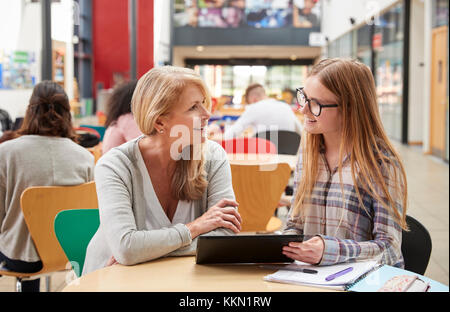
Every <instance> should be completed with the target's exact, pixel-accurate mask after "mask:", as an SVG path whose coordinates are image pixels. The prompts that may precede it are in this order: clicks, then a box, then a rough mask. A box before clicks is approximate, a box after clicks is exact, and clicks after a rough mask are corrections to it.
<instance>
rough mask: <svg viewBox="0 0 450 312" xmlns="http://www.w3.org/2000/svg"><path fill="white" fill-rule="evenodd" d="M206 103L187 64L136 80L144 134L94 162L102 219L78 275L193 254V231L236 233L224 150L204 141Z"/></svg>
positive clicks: (236, 216)
mask: <svg viewBox="0 0 450 312" xmlns="http://www.w3.org/2000/svg"><path fill="white" fill-rule="evenodd" d="M210 106H211V97H210V95H209V91H208V89H207V87H206V85H205V84H204V82H203V81H202V80H201V78H200V76H199V75H198V74H197V73H195V72H194V71H193V70H191V69H187V68H180V67H172V66H164V67H157V68H153V69H151V70H150V71H148V72H147V73H146V74H145V75H144V76H142V78H141V79H139V81H138V84H137V87H136V91H135V92H134V95H133V100H132V111H133V115H134V117H135V119H136V121H137V124H138V126H139V128H140V129H141V131H142V133H144V135H142V136H140V137H138V138H136V139H134V140H132V141H129V142H127V143H125V144H123V145H121V146H119V147H117V148H114V149H112V150H111V151H110V152H108V153H107V154H106V155H104V156H103V157H102V158H101V159H100V160H99V161H98V163H97V165H96V168H95V182H96V186H97V194H98V204H99V211H100V220H101V221H100V227H99V229H98V231H97V233H96V234H95V235H94V237H93V238H92V240H91V241H90V243H89V245H88V248H87V254H86V262H85V265H84V269H83V274H86V273H89V272H91V271H94V270H97V269H100V268H102V267H105V266H107V265H111V264H114V263H115V262H118V263H120V264H123V265H134V264H137V263H141V262H146V261H149V260H152V259H156V258H159V257H163V256H178V255H192V254H195V250H196V241H197V240H196V238H197V237H198V236H199V235H201V234H204V233H208V232H211V231H212V232H211V233H210V234H211V235H213V234H215V233H217V234H221V235H223V234H233V233H238V232H239V231H240V229H241V226H240V224H241V217H240V215H239V213H238V212H237V209H236V207H237V206H238V204H237V203H236V202H235V196H234V192H233V187H232V184H231V169H230V165H229V163H228V160H227V156H226V153H225V151H224V150H223V148H222V147H221V146H220V145H219V144H217V143H215V142H213V141H208V140H206V125H207V124H208V119H209V118H210V116H211V115H210V112H209V109H210Z"/></svg>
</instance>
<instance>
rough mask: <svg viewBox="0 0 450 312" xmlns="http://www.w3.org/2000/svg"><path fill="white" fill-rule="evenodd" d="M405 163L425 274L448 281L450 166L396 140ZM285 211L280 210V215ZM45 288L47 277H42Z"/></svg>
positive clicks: (64, 276)
mask: <svg viewBox="0 0 450 312" xmlns="http://www.w3.org/2000/svg"><path fill="white" fill-rule="evenodd" d="M395 146H396V148H397V150H398V151H399V153H400V155H401V157H402V159H403V161H404V165H405V170H406V173H407V177H408V193H409V208H408V211H407V213H408V214H409V215H411V216H413V217H415V218H416V219H418V220H419V221H420V222H421V223H422V224H424V225H425V227H426V228H427V229H428V231H429V232H430V234H431V238H432V241H433V251H432V253H431V259H430V263H429V264H428V268H427V271H426V272H425V275H426V276H428V277H430V278H432V279H434V280H436V281H438V282H441V283H443V284H445V285H448V284H449V278H448V276H449V268H448V267H449V216H448V214H449V166H448V164H446V163H444V162H443V161H441V160H439V159H437V158H435V157H432V156H425V155H423V153H422V151H421V149H420V148H418V147H410V146H403V145H400V144H395ZM283 215H285V211H283V210H280V217H281V216H283ZM72 279H73V274H72V273H71V272H60V273H55V274H53V275H52V277H51V291H61V290H62V289H63V288H64V286H65V285H66V283H67V281H70V280H72ZM14 289H15V279H14V278H11V277H1V278H0V292H9V291H14ZM41 289H43V290H44V289H45V279H41Z"/></svg>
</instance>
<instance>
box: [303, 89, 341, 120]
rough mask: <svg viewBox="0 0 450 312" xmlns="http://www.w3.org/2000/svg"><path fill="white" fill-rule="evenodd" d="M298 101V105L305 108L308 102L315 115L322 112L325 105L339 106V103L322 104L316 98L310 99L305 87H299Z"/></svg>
mask: <svg viewBox="0 0 450 312" xmlns="http://www.w3.org/2000/svg"><path fill="white" fill-rule="evenodd" d="M296 90H297V103H298V106H300V107H301V108H304V107H305V105H306V104H308V108H309V111H310V112H311V114H313V115H314V116H316V117H318V116H319V115H320V113H321V112H322V108H323V107H338V106H339V105H337V104H320V103H319V101H317V100H314V99H308V97H307V96H306V94H305V92H304V91H303V88H297V89H296Z"/></svg>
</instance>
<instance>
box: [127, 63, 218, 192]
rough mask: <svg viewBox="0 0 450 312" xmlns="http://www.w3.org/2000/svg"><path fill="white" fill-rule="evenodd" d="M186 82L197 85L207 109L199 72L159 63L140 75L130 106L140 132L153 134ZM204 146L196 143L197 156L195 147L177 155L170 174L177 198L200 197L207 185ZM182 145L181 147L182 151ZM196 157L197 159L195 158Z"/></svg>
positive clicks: (206, 94) (208, 104)
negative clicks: (158, 122)
mask: <svg viewBox="0 0 450 312" xmlns="http://www.w3.org/2000/svg"><path fill="white" fill-rule="evenodd" d="M188 85H195V86H197V87H199V88H200V90H201V92H202V93H203V96H204V97H205V103H204V106H205V108H206V109H207V110H210V109H211V96H210V93H209V90H208V88H207V87H206V85H205V83H204V82H203V81H202V79H201V77H200V75H198V74H197V73H196V72H195V71H193V70H192V69H188V68H182V67H175V66H162V67H156V68H153V69H151V70H149V71H148V72H147V73H146V74H145V75H143V76H142V77H141V78H140V79H139V81H138V83H137V86H136V89H135V90H134V94H133V99H132V101H131V110H132V113H133V116H134V119H135V120H136V123H137V124H138V126H139V128H140V130H141V132H142V133H144V134H145V135H147V136H152V135H155V134H156V132H157V131H156V129H155V127H154V126H155V123H156V120H157V119H158V117H160V116H163V115H166V114H168V113H169V112H170V110H171V109H174V108H175V109H176V105H177V103H178V102H179V98H180V94H181V93H182V92H183V90H184V88H185V87H186V86H188ZM204 146H205V143H202V146H201V147H200V152H201V156H200V157H193V153H194V150H195V148H192V146H191V148H189V149H188V150H187V151H188V152H189V153H190V157H181V159H179V160H177V161H176V167H175V172H174V174H173V177H172V182H171V188H172V195H173V196H174V197H175V198H177V199H179V200H197V199H200V198H201V197H202V195H203V193H204V192H205V190H206V187H207V186H208V181H207V180H206V173H205V170H204V163H205V161H204V158H205V157H204ZM185 152H186V149H184V150H183V153H185ZM199 158H200V159H199Z"/></svg>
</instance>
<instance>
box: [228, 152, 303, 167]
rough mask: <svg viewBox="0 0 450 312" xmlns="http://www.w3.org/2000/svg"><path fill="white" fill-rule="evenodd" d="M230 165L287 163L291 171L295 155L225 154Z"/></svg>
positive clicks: (294, 163) (294, 164)
mask: <svg viewBox="0 0 450 312" xmlns="http://www.w3.org/2000/svg"><path fill="white" fill-rule="evenodd" d="M227 157H228V161H229V162H230V164H237V165H240V164H244V165H255V164H256V165H259V164H272V163H288V164H289V166H290V167H291V170H295V166H296V165H297V161H298V156H297V155H282V154H227Z"/></svg>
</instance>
